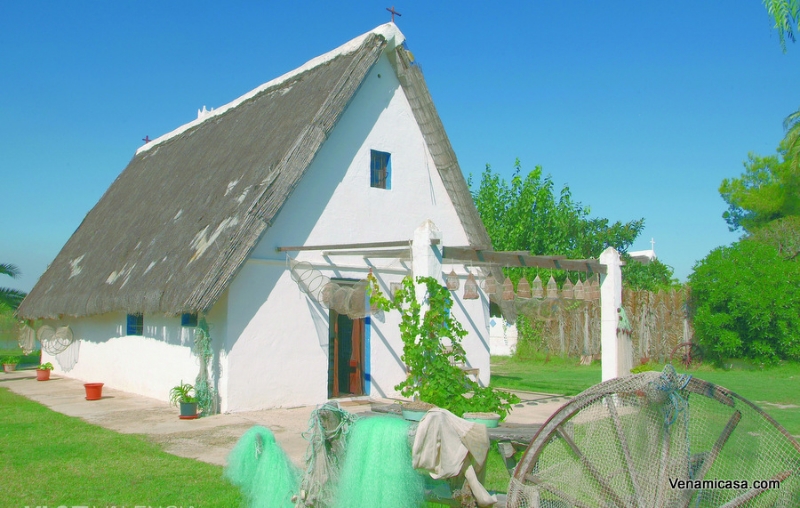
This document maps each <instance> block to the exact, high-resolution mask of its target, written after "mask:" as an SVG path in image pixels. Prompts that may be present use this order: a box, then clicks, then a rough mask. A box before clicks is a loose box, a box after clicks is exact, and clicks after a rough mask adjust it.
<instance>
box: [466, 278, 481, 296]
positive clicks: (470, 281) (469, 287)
mask: <svg viewBox="0 0 800 508" xmlns="http://www.w3.org/2000/svg"><path fill="white" fill-rule="evenodd" d="M477 299H478V283H477V282H475V276H474V275H472V274H471V273H470V274H469V275H468V276H467V281H466V282H465V283H464V300H477Z"/></svg>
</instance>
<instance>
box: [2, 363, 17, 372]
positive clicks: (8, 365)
mask: <svg viewBox="0 0 800 508" xmlns="http://www.w3.org/2000/svg"><path fill="white" fill-rule="evenodd" d="M15 370H17V365H16V364H14V363H4V364H3V372H14V371H15Z"/></svg>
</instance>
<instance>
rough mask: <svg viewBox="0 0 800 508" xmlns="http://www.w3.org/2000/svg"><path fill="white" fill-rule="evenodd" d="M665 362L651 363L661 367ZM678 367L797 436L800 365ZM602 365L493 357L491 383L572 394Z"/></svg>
mask: <svg viewBox="0 0 800 508" xmlns="http://www.w3.org/2000/svg"><path fill="white" fill-rule="evenodd" d="M663 367H664V366H663V365H654V366H653V367H652V368H653V369H654V370H661V369H662V368H663ZM678 371H680V372H685V373H688V374H691V375H693V376H695V377H698V378H700V379H703V380H706V381H709V382H712V383H715V384H717V385H720V386H723V387H725V388H727V389H729V390H731V391H733V392H736V393H738V394H739V395H741V396H742V397H744V398H746V399H748V400H750V401H751V402H754V403H755V404H756V405H758V406H760V407H761V408H762V409H763V410H764V411H766V412H767V413H768V414H769V415H770V416H771V417H773V418H774V419H775V420H777V421H778V423H780V424H781V425H783V426H784V427H785V428H786V430H788V431H789V432H790V433H791V434H792V435H794V436H800V364H794V363H785V364H783V365H780V366H777V367H772V368H765V369H759V368H753V367H751V366H748V365H747V364H740V365H737V366H734V368H732V369H728V370H724V369H718V368H714V367H711V366H708V365H701V366H699V367H697V368H692V369H689V370H688V371H687V370H684V369H681V368H679V369H678ZM600 378H601V372H600V364H599V363H595V364H593V365H590V366H582V365H579V364H578V361H577V360H576V359H570V358H567V359H565V358H560V357H551V358H550V359H549V360H547V359H546V358H537V359H532V360H527V361H518V360H515V359H510V358H504V357H493V358H492V382H491V383H492V386H496V387H498V388H511V389H517V390H529V391H534V392H543V393H553V394H559V395H575V394H578V393H580V392H581V391H583V390H585V389H587V388H589V387H590V386H592V385H593V384H596V383H599V382H600Z"/></svg>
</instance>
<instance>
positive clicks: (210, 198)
mask: <svg viewBox="0 0 800 508" xmlns="http://www.w3.org/2000/svg"><path fill="white" fill-rule="evenodd" d="M402 42H403V36H402V34H401V33H400V32H399V30H397V28H396V27H395V26H394V25H393V24H391V23H389V24H386V25H382V26H380V27H378V28H377V29H375V30H373V31H372V32H369V33H367V34H364V35H363V36H361V37H358V38H356V39H354V40H352V41H350V42H349V43H347V44H345V45H344V46H342V47H340V48H337V49H336V50H334V51H332V52H330V53H328V54H326V55H322V56H321V57H318V58H316V59H314V60H312V61H310V62H308V63H307V64H305V65H304V66H302V67H300V68H298V69H296V70H295V71H292V72H290V73H288V74H286V75H284V76H282V77H280V78H277V79H275V80H273V81H271V82H269V83H266V84H265V85H262V86H261V87H259V88H257V89H256V90H253V91H252V92H250V93H248V94H246V95H244V96H243V97H241V98H239V99H237V100H236V101H233V102H232V103H231V104H229V105H226V106H223V107H221V108H218V109H217V110H214V111H212V112H210V114H207V115H205V116H201V117H200V118H198V119H197V120H196V121H194V122H191V123H189V124H187V125H185V126H182V127H181V128H179V129H176V130H175V131H173V132H171V133H169V134H166V135H164V136H162V137H160V138H158V139H156V140H154V141H152V142H151V143H149V144H147V145H145V146H143V147H142V148H141V149H139V150H138V151H137V153H136V155H135V156H134V157H133V159H132V160H131V162H130V163H129V164H128V166H127V167H126V168H125V170H124V171H123V172H122V174H120V176H119V177H117V179H116V180H115V181H114V183H113V184H112V185H111V187H110V188H109V189H108V190H107V191H106V193H105V194H104V195H103V197H102V198H101V199H100V201H99V202H98V203H97V205H95V207H94V208H93V209H92V210H91V211H90V212H89V213H88V214H87V215H86V217H85V218H84V220H83V222H82V223H81V225H80V226H79V227H78V229H77V230H76V231H75V233H74V234H73V235H72V237H71V238H70V239H69V241H68V242H67V243H66V245H65V246H64V247H63V248H62V250H61V252H60V253H59V254H58V256H57V257H56V259H55V260H54V261H53V263H52V264H51V265H50V267H49V268H48V269H47V271H46V272H45V273H44V274H43V275H42V277H41V278H40V279H39V281H38V282H37V284H36V285H35V286H34V288H33V289H32V290H31V292H30V293H29V294H28V296H27V297H26V298H25V300H24V301H23V302H22V304H21V305H20V307H19V309H18V314H19V316H21V317H22V318H26V319H36V318H58V317H59V316H75V317H82V316H90V315H96V314H104V313H107V312H113V311H117V312H126V313H160V314H167V315H176V314H180V313H183V312H206V311H208V310H209V309H210V308H211V307H212V306H213V305H214V303H215V302H216V301H217V299H218V298H219V297H220V295H221V294H222V292H223V291H224V290H225V289H226V288H227V287H228V285H229V284H230V282H231V281H232V280H233V277H234V276H235V274H236V273H237V271H238V270H239V268H240V267H241V266H242V264H243V263H244V262H245V260H246V259H247V258H248V256H249V255H250V253H251V252H252V250H253V248H254V247H255V246H256V244H257V243H258V241H259V239H260V238H261V237H262V235H263V234H264V232H265V231H266V230H267V229H268V228H269V226H270V224H271V223H272V222H273V221H274V220H275V219H276V217H277V215H278V213H279V212H280V209H281V207H282V205H283V204H284V202H285V201H286V199H287V197H288V196H289V195H290V194H291V192H292V190H293V189H294V188H295V186H296V185H297V183H298V182H299V181H300V179H301V178H302V177H303V174H304V173H305V171H306V169H307V168H308V166H309V164H310V163H311V161H312V160H313V159H314V156H315V155H316V153H317V151H318V150H319V148H320V147H321V146H322V144H323V142H324V141H325V140H326V139H327V137H328V135H329V133H330V132H331V130H332V129H333V127H334V125H335V124H336V122H337V121H338V119H339V118H340V116H341V115H342V113H343V111H344V110H345V109H346V107H347V105H348V103H349V102H350V100H351V99H352V98H353V96H354V95H355V93H356V91H357V90H358V88H359V87H360V85H361V83H362V82H363V80H364V78H365V77H366V75H367V74H368V72H369V70H370V69H371V68H372V66H373V65H374V64H375V63H376V62H377V61H378V59H379V58H380V56H381V55H382V54H383V53H384V52H386V53H387V55H388V56H389V58H390V60H391V61H392V63H393V64H394V66H395V68H396V69H397V72H398V75H399V77H400V82H401V85H402V87H403V89H404V91H405V93H406V95H407V96H408V98H409V102H410V103H411V106H412V109H413V112H414V115H415V118H416V119H417V122H418V123H419V125H420V128H421V130H422V132H423V136H424V138H425V140H426V142H427V143H428V146H429V149H430V151H431V154H432V156H433V158H434V161H435V163H436V166H437V169H438V170H439V173H440V174H441V175H442V178H443V180H444V182H445V187H446V189H447V192H448V194H449V195H450V198H451V199H452V201H453V203H454V205H455V208H456V212H457V213H458V215H459V217H460V219H461V222H462V223H463V224H464V227H465V229H466V232H467V236H468V238H469V240H470V244H471V245H473V246H476V247H484V248H485V247H487V246H489V245H490V241H489V237H488V235H487V233H486V230H485V228H484V227H483V224H482V223H481V221H480V217H479V216H478V213H477V210H476V209H475V205H474V203H473V201H472V197H471V196H470V193H469V189H468V188H467V185H466V182H465V180H464V177H463V174H462V173H461V169H460V168H459V166H458V162H457V160H456V158H455V154H454V153H453V150H452V148H451V146H450V143H449V141H448V139H447V135H446V134H445V132H444V128H443V127H442V124H441V121H440V120H439V117H438V114H437V113H436V110H435V108H434V107H433V102H432V100H431V99H430V94H429V92H428V88H427V86H426V85H425V82H424V79H423V77H422V73H421V71H420V70H419V67H417V66H415V65H413V64H412V59H411V57H410V56H409V54H408V52H407V51H406V50H405V49H403V48H402V46H400V44H401V43H402Z"/></svg>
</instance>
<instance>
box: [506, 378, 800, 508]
mask: <svg viewBox="0 0 800 508" xmlns="http://www.w3.org/2000/svg"><path fill="white" fill-rule="evenodd" d="M798 474H800V445H798V443H797V441H795V440H794V439H793V438H792V437H791V436H790V435H789V434H788V433H787V432H786V430H785V429H783V428H782V427H781V426H780V425H778V424H777V423H776V422H775V421H774V420H772V419H771V418H770V417H769V416H768V415H766V414H765V413H764V412H763V411H761V410H760V409H759V408H758V407H756V406H755V405H754V404H752V403H751V402H749V401H747V400H746V399H743V398H742V397H740V396H738V395H736V394H734V393H732V392H729V391H728V390H726V389H724V388H721V387H719V386H715V385H713V384H711V383H707V382H705V381H702V380H699V379H696V378H691V377H690V376H681V375H678V374H677V373H676V372H675V370H674V369H673V368H672V366H671V365H668V366H667V367H665V369H664V372H661V373H659V372H645V373H642V374H638V375H634V376H627V377H624V378H617V379H613V380H610V381H606V382H604V383H601V384H599V385H596V386H594V387H592V388H590V389H589V390H587V391H585V392H583V393H581V394H580V395H578V396H576V397H575V398H574V399H572V401H570V402H569V403H567V404H566V405H564V406H563V407H562V408H561V409H560V410H559V411H558V412H557V413H556V414H554V415H553V416H552V417H551V418H550V419H549V420H548V421H547V423H545V425H544V426H543V427H542V429H541V430H540V431H539V433H538V434H537V435H536V437H535V438H534V440H533V441H532V442H531V445H530V446H529V447H528V449H527V451H526V452H525V455H524V456H523V458H522V460H521V461H520V463H519V465H518V466H517V469H516V470H515V472H514V477H513V478H512V479H511V481H510V483H509V492H508V499H507V505H506V506H507V507H508V508H520V507H524V508H533V507H537V508H543V507H546V506H549V507H552V506H559V507H590V506H592V507H593V506H631V507H651V506H652V507H667V506H669V507H671V506H683V507H717V506H723V505H724V506H731V507H733V506H747V507H761V506H764V507H766V506H770V507H786V508H788V507H790V506H800V478H798ZM764 480H767V481H769V480H774V481H776V483H774V484H772V485H767V487H768V488H764V487H765V485H762V484H760V483H759V482H762V481H764ZM678 482H683V483H680V484H679V483H678ZM726 503H727V504H726Z"/></svg>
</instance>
